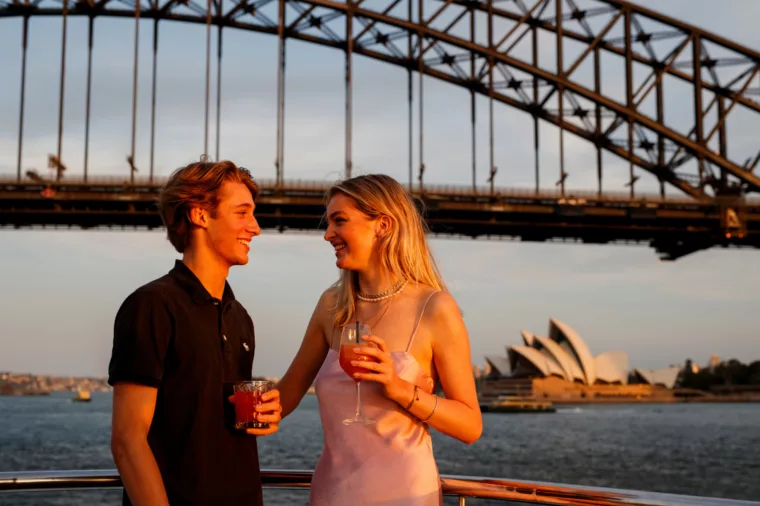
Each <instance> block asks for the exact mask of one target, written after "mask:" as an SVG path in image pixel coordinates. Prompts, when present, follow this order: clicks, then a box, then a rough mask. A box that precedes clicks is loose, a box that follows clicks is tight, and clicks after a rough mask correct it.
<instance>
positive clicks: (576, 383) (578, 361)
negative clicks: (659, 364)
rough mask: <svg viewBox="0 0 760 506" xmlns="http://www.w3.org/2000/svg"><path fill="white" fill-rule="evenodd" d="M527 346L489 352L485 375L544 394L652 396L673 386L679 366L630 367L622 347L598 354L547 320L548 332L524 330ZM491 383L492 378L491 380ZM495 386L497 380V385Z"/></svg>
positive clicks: (564, 326) (505, 384) (558, 323)
mask: <svg viewBox="0 0 760 506" xmlns="http://www.w3.org/2000/svg"><path fill="white" fill-rule="evenodd" d="M522 339H523V345H521V346H508V347H507V355H506V357H504V356H487V357H486V377H487V378H488V379H490V380H511V381H500V382H499V383H501V386H502V388H503V387H509V386H510V385H511V386H512V387H522V388H523V389H525V388H530V390H531V392H522V393H530V394H531V395H542V394H543V395H542V396H544V397H576V396H577V397H604V396H611V397H615V396H641V395H651V393H652V389H653V387H664V388H667V389H670V388H673V387H674V385H675V383H676V379H677V377H678V374H679V372H680V370H681V368H680V367H668V368H665V369H659V370H646V369H631V368H630V366H629V363H628V355H627V354H626V353H625V352H624V351H607V352H604V353H601V354H599V355H596V356H594V355H593V354H592V353H591V350H590V349H589V347H588V345H587V344H586V342H585V341H584V340H583V339H582V338H581V337H580V335H578V333H577V332H575V331H574V330H573V329H572V328H570V326H569V325H567V324H565V323H563V322H561V321H559V320H556V319H554V318H552V319H550V320H549V332H548V336H547V337H543V336H539V335H535V334H532V333H530V332H527V331H525V330H524V331H522ZM526 380H527V381H528V382H527V383H526ZM492 384H493V381H492ZM494 386H496V385H494Z"/></svg>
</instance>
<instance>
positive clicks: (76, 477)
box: [0, 469, 760, 506]
mask: <svg viewBox="0 0 760 506" xmlns="http://www.w3.org/2000/svg"><path fill="white" fill-rule="evenodd" d="M261 477H262V483H263V485H264V488H265V489H276V488H286V489H299V488H303V489H308V488H309V487H310V486H311V477H312V471H308V470H304V471H300V470H281V469H263V470H262V471H261ZM441 484H442V488H443V493H444V495H446V496H453V497H457V498H458V499H459V505H460V506H464V505H466V504H467V502H466V501H467V499H468V498H479V499H491V500H499V501H503V502H507V503H528V504H546V505H565V506H568V505H569V506H592V505H593V506H760V502H755V501H743V500H735V499H722V498H713V497H698V496H690V495H678V494H665V493H658V492H643V491H635V490H622V489H613V488H600V487H582V486H572V485H562V484H557V483H545V482H532V481H517V480H503V479H495V478H484V477H474V476H453V475H443V476H441ZM121 487H122V484H121V479H120V478H119V473H118V472H117V471H116V470H115V469H97V470H82V471H21V472H2V473H0V494H2V493H6V492H40V491H66V490H94V489H101V490H102V489H117V488H121Z"/></svg>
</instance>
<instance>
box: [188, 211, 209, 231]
mask: <svg viewBox="0 0 760 506" xmlns="http://www.w3.org/2000/svg"><path fill="white" fill-rule="evenodd" d="M188 217H189V218H190V222H191V223H192V224H193V225H195V226H196V227H200V228H206V227H208V218H209V216H208V211H206V210H205V209H203V208H202V207H192V208H190V212H189V213H188Z"/></svg>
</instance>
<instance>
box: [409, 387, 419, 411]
mask: <svg viewBox="0 0 760 506" xmlns="http://www.w3.org/2000/svg"><path fill="white" fill-rule="evenodd" d="M419 389H420V387H419V386H418V385H414V393H413V394H412V400H411V401H409V404H408V405H407V406H406V410H407V411H409V408H411V407H412V404H414V401H418V400H420V398H419V394H418V393H417V392H418V391H419Z"/></svg>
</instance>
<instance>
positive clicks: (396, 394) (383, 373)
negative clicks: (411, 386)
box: [351, 335, 408, 402]
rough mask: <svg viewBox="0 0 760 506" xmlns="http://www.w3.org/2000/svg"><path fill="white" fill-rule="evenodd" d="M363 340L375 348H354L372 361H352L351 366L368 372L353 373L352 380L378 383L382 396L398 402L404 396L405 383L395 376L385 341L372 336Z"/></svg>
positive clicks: (394, 368)
mask: <svg viewBox="0 0 760 506" xmlns="http://www.w3.org/2000/svg"><path fill="white" fill-rule="evenodd" d="M363 340H364V341H366V342H368V343H373V344H375V345H376V346H377V348H374V347H370V346H362V347H360V348H356V353H357V354H359V355H366V356H368V357H372V358H373V359H374V361H372V360H354V361H352V362H351V364H352V365H354V366H357V367H361V368H362V369H367V370H368V372H357V373H355V374H354V376H353V377H354V379H355V380H357V381H375V382H377V383H380V385H381V386H382V388H383V395H385V396H386V397H388V398H389V399H391V400H393V401H397V402H398V400H399V399H401V398H402V397H403V396H404V391H405V390H404V383H406V381H404V380H403V379H401V378H400V377H399V376H398V374H396V367H395V365H394V363H393V358H392V357H391V354H390V352H389V351H388V346H387V345H386V343H385V340H383V339H382V338H380V337H377V336H372V335H370V336H366V337H364V338H363ZM407 396H408V394H407Z"/></svg>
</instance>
